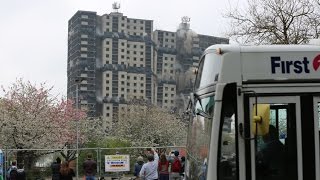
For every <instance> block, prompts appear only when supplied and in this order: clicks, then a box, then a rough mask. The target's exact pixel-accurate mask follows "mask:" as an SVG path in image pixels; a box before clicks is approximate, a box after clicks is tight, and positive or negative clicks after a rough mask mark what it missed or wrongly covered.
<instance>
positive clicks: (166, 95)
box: [164, 93, 174, 97]
mask: <svg viewBox="0 0 320 180" xmlns="http://www.w3.org/2000/svg"><path fill="white" fill-rule="evenodd" d="M164 97H168V94H167V93H165V94H164ZM171 97H174V94H171Z"/></svg>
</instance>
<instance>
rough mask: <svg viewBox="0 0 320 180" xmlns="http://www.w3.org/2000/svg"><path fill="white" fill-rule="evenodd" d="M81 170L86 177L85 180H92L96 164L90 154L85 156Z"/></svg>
mask: <svg viewBox="0 0 320 180" xmlns="http://www.w3.org/2000/svg"><path fill="white" fill-rule="evenodd" d="M83 170H84V173H85V176H86V180H94V179H95V174H96V171H97V162H96V161H94V160H93V158H92V154H91V153H89V154H88V155H87V160H85V161H84V163H83Z"/></svg>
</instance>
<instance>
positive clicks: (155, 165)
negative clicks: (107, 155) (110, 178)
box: [6, 148, 185, 180]
mask: <svg viewBox="0 0 320 180" xmlns="http://www.w3.org/2000/svg"><path fill="white" fill-rule="evenodd" d="M146 159H147V161H146V162H145V161H144V158H143V157H142V156H139V157H138V158H137V162H136V163H135V165H134V176H135V179H136V180H181V179H183V176H184V164H185V157H184V156H181V157H180V156H179V151H173V152H171V154H170V155H166V154H164V153H161V155H160V157H159V155H158V153H157V152H156V151H155V150H154V149H153V148H150V149H147V153H146ZM82 168H83V171H84V173H85V179H86V180H94V179H95V173H96V171H97V163H96V161H94V160H93V157H92V154H88V155H87V159H86V160H85V161H84V163H83V167H82ZM51 170H52V180H72V179H73V177H75V172H74V170H73V169H72V168H70V167H69V162H68V161H64V162H61V159H60V158H59V157H58V158H57V159H56V161H55V162H54V163H52V165H51ZM6 178H7V180H26V173H25V171H24V169H23V167H22V166H21V165H18V166H17V163H16V162H15V161H14V162H12V164H11V166H10V167H9V169H8V171H7V177H6Z"/></svg>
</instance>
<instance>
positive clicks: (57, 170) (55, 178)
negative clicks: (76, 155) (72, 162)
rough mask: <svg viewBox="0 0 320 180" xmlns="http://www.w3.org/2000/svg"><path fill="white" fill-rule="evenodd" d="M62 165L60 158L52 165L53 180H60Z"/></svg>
mask: <svg viewBox="0 0 320 180" xmlns="http://www.w3.org/2000/svg"><path fill="white" fill-rule="evenodd" d="M60 165H61V159H60V158H59V157H58V158H57V159H56V162H54V163H52V165H51V170H52V180H59V179H60Z"/></svg>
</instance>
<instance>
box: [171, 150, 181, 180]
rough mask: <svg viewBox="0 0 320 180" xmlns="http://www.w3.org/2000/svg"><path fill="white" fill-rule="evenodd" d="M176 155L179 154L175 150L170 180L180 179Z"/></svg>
mask: <svg viewBox="0 0 320 180" xmlns="http://www.w3.org/2000/svg"><path fill="white" fill-rule="evenodd" d="M178 156H179V151H175V152H174V158H173V162H172V164H171V174H170V180H176V179H180V171H181V162H180V159H179V157H178Z"/></svg>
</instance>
